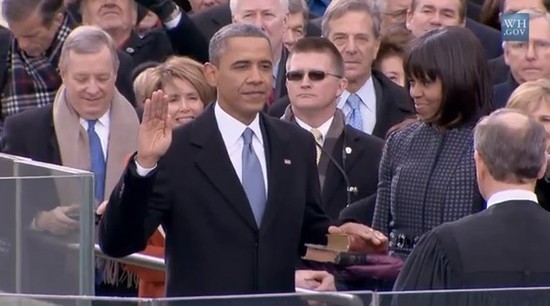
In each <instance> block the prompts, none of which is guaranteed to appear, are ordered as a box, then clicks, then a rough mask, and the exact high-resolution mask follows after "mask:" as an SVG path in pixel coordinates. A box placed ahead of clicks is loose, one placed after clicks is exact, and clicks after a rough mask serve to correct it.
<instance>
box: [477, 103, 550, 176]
mask: <svg viewBox="0 0 550 306" xmlns="http://www.w3.org/2000/svg"><path fill="white" fill-rule="evenodd" d="M522 117H523V118H522ZM546 141H547V134H546V130H545V129H544V126H542V125H541V124H540V123H538V122H537V121H536V120H535V119H533V118H532V117H530V116H528V115H527V114H525V113H523V112H521V111H520V110H516V109H511V108H505V109H499V110H497V111H495V112H493V113H492V114H491V115H489V116H487V117H484V118H483V119H481V121H480V122H479V123H478V124H477V126H476V127H475V130H474V147H475V149H476V151H477V152H478V154H479V155H480V156H481V158H482V159H483V162H484V163H485V165H486V166H487V169H488V170H489V173H490V174H491V176H492V177H493V178H494V179H495V180H497V181H499V182H506V183H512V184H518V183H520V184H525V183H527V182H529V181H535V180H536V179H537V178H538V175H539V174H540V172H541V170H542V167H543V166H544V163H545V161H546Z"/></svg>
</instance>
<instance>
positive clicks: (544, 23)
mask: <svg viewBox="0 0 550 306" xmlns="http://www.w3.org/2000/svg"><path fill="white" fill-rule="evenodd" d="M519 13H525V14H529V40H528V41H505V42H504V44H503V45H504V61H505V62H506V65H508V67H510V72H509V73H508V79H507V80H506V81H504V82H502V83H500V84H497V85H495V86H494V87H493V100H494V104H495V107H496V108H500V107H504V106H505V105H506V102H507V101H508V98H509V97H510V95H511V94H512V92H513V91H514V89H516V88H517V87H518V86H519V85H520V84H523V83H525V82H528V81H536V80H538V79H542V78H545V79H550V14H548V13H547V12H543V11H539V10H536V9H526V10H521V11H519Z"/></svg>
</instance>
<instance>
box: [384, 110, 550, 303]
mask: <svg viewBox="0 0 550 306" xmlns="http://www.w3.org/2000/svg"><path fill="white" fill-rule="evenodd" d="M474 133H475V136H474V139H475V140H474V142H475V152H474V158H475V163H476V176H477V181H478V185H479V189H480V192H481V194H482V195H483V197H484V198H485V199H487V209H486V210H485V211H482V212H480V213H477V214H474V215H471V216H468V217H465V218H463V219H460V220H458V221H454V222H451V223H446V224H443V225H440V226H438V227H436V228H435V229H434V230H432V231H430V232H428V233H427V234H426V235H425V236H424V237H423V238H422V239H421V240H420V242H419V243H418V244H417V245H416V247H415V249H414V250H413V252H412V254H411V255H410V256H409V258H408V260H407V262H406V264H405V266H404V267H403V270H402V271H401V274H400V275H399V277H398V279H397V282H396V284H395V289H396V290H428V289H471V288H501V287H509V288H510V287H512V288H517V287H536V286H547V285H548V284H549V283H550V269H548V258H550V249H549V248H548V247H547V246H548V244H550V233H549V232H548V230H547V229H548V224H550V214H549V213H548V212H546V211H545V210H544V209H543V208H542V207H540V205H538V202H537V196H536V195H535V193H534V192H533V191H534V188H535V184H536V181H537V178H541V177H542V176H543V175H544V173H545V171H546V165H547V156H546V152H545V151H546V143H547V141H548V140H547V139H546V138H547V135H546V131H545V129H544V127H543V126H542V125H541V124H539V123H537V122H536V121H535V120H534V119H533V118H530V117H529V116H527V115H525V114H523V113H521V112H519V111H517V110H511V109H502V110H497V111H496V112H494V113H493V114H491V115H490V116H488V117H486V118H484V119H482V121H481V122H480V123H478V125H477V126H476V129H475V132H474ZM518 161H521V162H518ZM488 295H490V294H488ZM495 296H497V295H494V296H493V297H495ZM407 300H408V299H407ZM408 302H411V301H410V300H408ZM503 302H506V301H503ZM413 304H414V303H413ZM492 304H493V303H492ZM494 304H495V305H497V303H494ZM408 305H410V304H408ZM417 305H428V304H424V303H422V304H417ZM438 305H448V304H447V303H441V304H438ZM498 305H500V304H498Z"/></svg>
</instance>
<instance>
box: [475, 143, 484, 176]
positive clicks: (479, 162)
mask: <svg viewBox="0 0 550 306" xmlns="http://www.w3.org/2000/svg"><path fill="white" fill-rule="evenodd" d="M474 162H475V165H476V176H477V179H478V181H479V180H480V179H483V178H484V177H485V173H486V170H487V166H485V162H484V161H483V157H481V154H479V152H478V151H477V150H475V151H474Z"/></svg>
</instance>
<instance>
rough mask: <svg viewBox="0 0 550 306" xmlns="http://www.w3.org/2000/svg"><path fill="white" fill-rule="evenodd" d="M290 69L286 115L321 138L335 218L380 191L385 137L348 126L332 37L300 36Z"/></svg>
mask: <svg viewBox="0 0 550 306" xmlns="http://www.w3.org/2000/svg"><path fill="white" fill-rule="evenodd" d="M287 67H288V72H287V81H286V84H287V90H288V94H289V98H290V105H289V107H287V109H286V112H285V114H284V116H283V119H284V120H287V121H290V122H293V123H295V124H297V125H298V126H300V127H302V128H303V129H305V130H306V131H308V132H311V133H312V134H313V136H314V138H315V139H316V141H317V143H318V145H317V154H318V155H317V162H318V168H319V180H320V182H321V195H322V203H323V206H324V209H325V211H326V212H327V214H328V216H329V217H330V218H331V219H333V220H336V219H338V215H339V214H340V211H341V210H342V209H343V208H344V207H346V206H347V205H348V204H350V203H351V202H353V201H356V200H358V199H362V198H365V197H368V196H370V195H372V194H375V193H376V188H377V185H378V164H379V162H380V158H381V156H382V147H383V146H384V141H383V140H382V139H380V138H378V137H375V136H372V135H368V134H365V133H363V132H361V131H359V130H357V129H355V128H353V127H351V126H350V125H346V123H345V118H344V115H343V114H342V111H340V110H339V109H338V108H337V107H336V105H337V103H338V97H339V96H340V95H341V94H342V92H343V91H344V90H345V87H346V86H347V81H346V79H345V78H343V75H344V73H345V71H344V60H343V58H342V56H341V55H340V52H339V51H338V49H336V48H335V47H334V45H333V44H332V43H331V42H330V41H328V40H327V39H324V38H313V37H309V38H304V39H302V40H299V41H298V42H297V43H296V49H295V50H294V51H293V52H292V53H291V54H290V55H289V58H288V65H287ZM320 77H322V79H318V78H320ZM348 185H349V186H348ZM348 189H349V190H351V191H349V192H348ZM348 197H349V198H348Z"/></svg>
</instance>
